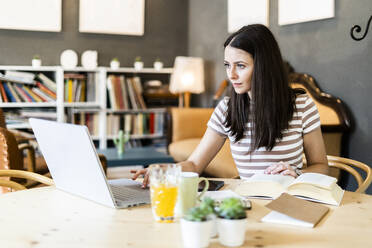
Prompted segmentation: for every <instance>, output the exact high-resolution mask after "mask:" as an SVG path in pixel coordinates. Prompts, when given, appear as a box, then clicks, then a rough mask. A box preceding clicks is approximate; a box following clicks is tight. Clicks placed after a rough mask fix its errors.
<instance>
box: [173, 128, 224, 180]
mask: <svg viewBox="0 0 372 248" xmlns="http://www.w3.org/2000/svg"><path fill="white" fill-rule="evenodd" d="M225 140H226V137H223V136H222V135H220V134H218V133H217V132H216V131H214V130H213V129H211V128H209V127H208V128H207V131H205V133H204V136H203V138H202V139H201V141H200V143H199V145H198V146H197V147H196V149H195V150H194V151H193V153H192V154H191V155H190V157H189V158H188V159H187V160H186V161H183V162H180V164H181V165H182V170H183V171H194V172H197V173H198V174H201V173H202V172H203V171H204V169H205V168H206V167H207V165H208V164H209V163H210V162H211V161H212V159H213V158H214V157H215V156H216V154H217V153H218V151H219V150H220V149H221V148H222V146H223V144H224V143H225Z"/></svg>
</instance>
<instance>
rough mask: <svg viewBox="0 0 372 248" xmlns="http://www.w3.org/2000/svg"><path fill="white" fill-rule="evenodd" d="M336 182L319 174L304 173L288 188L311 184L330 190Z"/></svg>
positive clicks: (334, 179)
mask: <svg viewBox="0 0 372 248" xmlns="http://www.w3.org/2000/svg"><path fill="white" fill-rule="evenodd" d="M336 182H337V179H336V178H334V177H330V176H326V175H323V174H320V173H304V174H302V175H301V176H299V177H297V178H296V180H294V181H293V182H292V183H291V185H289V187H290V186H292V185H296V184H301V183H305V184H312V185H315V186H317V187H320V188H324V189H332V188H333V187H334V184H335V183H336Z"/></svg>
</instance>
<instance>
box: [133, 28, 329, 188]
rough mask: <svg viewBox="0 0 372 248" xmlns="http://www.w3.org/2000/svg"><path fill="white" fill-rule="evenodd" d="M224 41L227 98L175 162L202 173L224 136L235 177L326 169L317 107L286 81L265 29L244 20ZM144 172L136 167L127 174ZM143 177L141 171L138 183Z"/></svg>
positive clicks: (268, 32) (278, 52) (223, 141)
mask: <svg viewBox="0 0 372 248" xmlns="http://www.w3.org/2000/svg"><path fill="white" fill-rule="evenodd" d="M224 47H225V61H224V65H225V68H226V73H227V76H228V78H229V80H230V82H231V84H232V86H233V87H232V92H231V94H230V98H225V99H223V100H222V101H221V102H220V103H219V104H218V106H217V107H216V109H215V110H214V113H213V114H212V116H211V118H210V120H209V122H208V128H207V130H206V132H205V134H204V136H203V138H202V140H201V142H200V144H199V145H198V147H197V148H196V149H195V151H194V152H193V153H192V154H191V156H190V157H189V158H188V159H187V161H184V162H181V163H180V164H181V165H182V169H183V170H184V171H195V172H198V173H199V174H200V173H202V172H203V170H204V169H205V168H206V166H207V165H208V164H209V162H210V161H212V159H213V158H214V156H215V155H216V154H217V153H218V151H219V150H220V149H221V148H222V146H223V144H224V143H225V140H226V138H229V140H230V144H231V152H232V156H233V158H234V161H235V164H236V165H237V168H238V172H239V175H240V177H241V178H248V177H250V176H252V175H254V174H255V173H266V174H279V173H280V174H283V175H290V176H293V177H297V176H298V175H300V174H301V173H303V172H317V173H323V174H327V173H328V162H327V158H326V152H325V148H324V143H323V138H322V133H321V130H320V120H319V114H318V111H317V108H316V106H315V104H314V102H313V101H312V99H311V98H310V97H309V96H308V95H306V94H304V92H303V91H302V90H293V89H291V88H290V87H289V84H288V79H287V76H286V75H287V74H286V72H285V69H284V66H283V60H282V56H281V53H280V50H279V47H278V44H277V42H276V40H275V38H274V36H273V34H272V33H271V32H270V30H269V29H268V28H266V27H265V26H264V25H259V24H255V25H248V26H245V27H243V28H241V29H240V30H239V31H237V32H235V33H234V34H232V35H230V36H229V37H228V38H227V40H226V41H225V44H224ZM303 152H304V153H305V156H306V160H307V168H304V169H302V167H303V165H302V154H303ZM144 173H146V171H145V170H142V171H137V172H136V174H135V175H134V176H133V178H134V179H136V178H137V177H138V176H139V175H140V174H144ZM147 183H148V177H147V176H145V180H144V185H147Z"/></svg>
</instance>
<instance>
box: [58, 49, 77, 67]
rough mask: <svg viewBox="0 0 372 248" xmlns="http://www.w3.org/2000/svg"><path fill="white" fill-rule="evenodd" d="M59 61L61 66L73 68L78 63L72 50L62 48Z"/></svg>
mask: <svg viewBox="0 0 372 248" xmlns="http://www.w3.org/2000/svg"><path fill="white" fill-rule="evenodd" d="M60 62H61V65H62V67H63V68H65V69H74V68H75V67H76V66H77V64H78V55H77V53H76V52H75V51H74V50H71V49H67V50H64V51H63V52H62V53H61V58H60Z"/></svg>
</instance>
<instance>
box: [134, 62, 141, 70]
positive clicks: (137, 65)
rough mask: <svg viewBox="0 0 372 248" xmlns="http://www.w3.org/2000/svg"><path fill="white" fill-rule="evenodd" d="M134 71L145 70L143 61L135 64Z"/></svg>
mask: <svg viewBox="0 0 372 248" xmlns="http://www.w3.org/2000/svg"><path fill="white" fill-rule="evenodd" d="M134 69H136V70H137V71H139V70H142V69H143V62H142V61H136V62H134Z"/></svg>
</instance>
